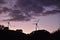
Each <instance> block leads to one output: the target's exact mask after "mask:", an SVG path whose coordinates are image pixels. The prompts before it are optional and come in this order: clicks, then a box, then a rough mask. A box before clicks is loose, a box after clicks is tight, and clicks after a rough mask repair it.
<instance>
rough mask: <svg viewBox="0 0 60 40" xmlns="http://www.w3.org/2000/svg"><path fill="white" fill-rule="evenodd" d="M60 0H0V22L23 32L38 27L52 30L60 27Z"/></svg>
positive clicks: (28, 31)
mask: <svg viewBox="0 0 60 40" xmlns="http://www.w3.org/2000/svg"><path fill="white" fill-rule="evenodd" d="M59 17H60V0H49V1H48V0H0V24H3V25H5V26H7V22H8V21H10V29H14V30H15V29H22V30H23V31H24V32H25V33H30V32H31V31H33V30H35V23H36V22H37V20H38V19H40V20H39V22H38V29H39V30H40V29H45V30H48V31H49V32H53V31H55V30H57V29H58V28H60V18H59Z"/></svg>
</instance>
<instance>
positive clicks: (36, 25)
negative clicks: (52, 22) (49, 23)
mask: <svg viewBox="0 0 60 40" xmlns="http://www.w3.org/2000/svg"><path fill="white" fill-rule="evenodd" d="M39 21H40V19H38V20H37V22H36V23H35V30H36V31H37V30H38V23H39Z"/></svg>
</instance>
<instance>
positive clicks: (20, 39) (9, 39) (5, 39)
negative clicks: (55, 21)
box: [0, 25, 60, 40]
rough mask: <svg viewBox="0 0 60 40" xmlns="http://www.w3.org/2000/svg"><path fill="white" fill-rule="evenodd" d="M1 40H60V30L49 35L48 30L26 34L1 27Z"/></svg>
mask: <svg viewBox="0 0 60 40" xmlns="http://www.w3.org/2000/svg"><path fill="white" fill-rule="evenodd" d="M0 40H60V30H57V31H55V32H53V33H49V32H48V31H46V30H37V31H33V32H31V33H30V34H25V33H23V32H22V30H21V29H20V30H16V31H15V30H9V28H8V27H4V26H3V25H0Z"/></svg>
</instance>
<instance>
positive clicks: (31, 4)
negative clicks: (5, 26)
mask: <svg viewBox="0 0 60 40" xmlns="http://www.w3.org/2000/svg"><path fill="white" fill-rule="evenodd" d="M16 5H17V6H18V7H20V8H21V9H22V10H23V11H27V12H30V11H34V12H37V13H38V12H39V13H40V12H42V11H43V10H44V9H43V7H41V5H40V3H39V2H38V3H37V2H36V0H18V1H17V4H16Z"/></svg>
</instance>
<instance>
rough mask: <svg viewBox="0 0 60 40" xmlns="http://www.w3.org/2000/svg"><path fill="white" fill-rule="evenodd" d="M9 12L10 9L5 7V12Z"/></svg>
mask: <svg viewBox="0 0 60 40" xmlns="http://www.w3.org/2000/svg"><path fill="white" fill-rule="evenodd" d="M7 11H8V12H9V11H11V9H9V8H7V7H3V12H7Z"/></svg>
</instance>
